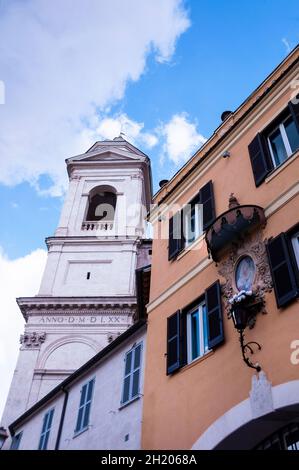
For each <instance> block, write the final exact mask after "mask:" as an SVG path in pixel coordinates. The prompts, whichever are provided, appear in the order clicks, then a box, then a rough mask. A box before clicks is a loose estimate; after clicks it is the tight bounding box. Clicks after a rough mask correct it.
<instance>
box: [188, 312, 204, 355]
mask: <svg viewBox="0 0 299 470" xmlns="http://www.w3.org/2000/svg"><path fill="white" fill-rule="evenodd" d="M208 350H209V347H208V322H207V311H206V305H205V303H201V304H200V305H198V306H197V307H196V308H194V309H193V310H191V311H190V312H188V313H187V356H188V363H190V362H192V361H194V359H196V358H198V357H201V356H203V355H204V354H205V353H206V352H207V351H208Z"/></svg>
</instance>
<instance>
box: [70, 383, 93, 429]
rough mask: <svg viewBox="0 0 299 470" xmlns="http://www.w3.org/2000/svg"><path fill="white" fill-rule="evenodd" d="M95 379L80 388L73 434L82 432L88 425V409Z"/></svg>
mask: <svg viewBox="0 0 299 470" xmlns="http://www.w3.org/2000/svg"><path fill="white" fill-rule="evenodd" d="M94 382H95V379H92V380H90V381H89V382H87V383H86V384H85V385H83V387H82V388H81V392H80V393H81V397H80V405H79V410H78V416H77V424H76V429H75V433H78V432H80V431H83V430H84V429H86V428H87V427H88V425H89V415H90V407H91V401H92V396H93V388H94Z"/></svg>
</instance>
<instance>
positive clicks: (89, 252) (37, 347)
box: [2, 137, 151, 426]
mask: <svg viewBox="0 0 299 470" xmlns="http://www.w3.org/2000/svg"><path fill="white" fill-rule="evenodd" d="M66 165H67V171H68V175H69V189H68V192H67V195H66V199H65V202H64V206H63V209H62V213H61V217H60V221H59V225H58V227H57V229H56V232H55V235H54V236H52V237H49V238H47V239H46V243H47V247H48V258H47V263H46V267H45V271H44V275H43V278H42V282H41V286H40V290H39V292H38V294H37V295H36V296H35V297H23V298H19V299H17V302H18V305H19V307H20V310H21V312H22V314H23V316H24V318H25V321H26V325H25V331H24V334H23V335H22V336H21V339H20V342H21V347H20V353H19V357H18V362H17V365H16V369H15V372H14V376H13V380H12V384H11V387H10V391H9V395H8V398H7V402H6V407H5V410H4V414H3V419H2V424H3V425H4V426H7V425H9V424H10V423H11V422H12V421H13V420H14V419H15V418H16V417H17V416H19V415H20V414H22V413H23V412H24V411H25V410H26V409H28V408H29V407H30V406H32V405H33V404H34V403H35V402H37V401H38V400H39V399H40V398H42V397H43V396H44V395H45V394H46V393H48V392H49V391H50V390H51V389H52V388H54V387H55V386H56V385H57V384H58V383H59V382H61V381H62V380H63V379H65V378H66V377H67V376H68V375H69V374H71V373H72V372H73V371H74V370H76V369H77V368H78V367H80V366H81V365H82V364H83V363H84V362H86V361H87V360H88V359H90V358H91V357H92V356H93V355H94V354H96V353H97V352H98V351H99V350H101V349H102V348H103V347H105V346H106V345H107V344H108V342H110V341H112V340H113V339H114V338H115V337H116V336H117V335H119V334H120V333H122V332H123V331H125V330H126V329H127V328H128V327H129V326H130V325H131V324H132V323H133V322H134V320H135V318H136V311H137V307H136V305H137V302H136V282H135V271H136V269H137V268H139V267H142V266H144V265H147V264H150V253H151V250H150V248H151V244H150V241H147V240H146V220H145V216H146V213H147V211H148V210H149V206H150V202H151V172H150V160H149V158H148V157H147V156H146V155H145V154H144V153H143V152H141V151H140V150H138V149H137V148H136V147H134V146H133V145H131V144H130V143H129V142H127V141H126V140H124V139H123V138H122V137H117V138H115V139H114V140H111V141H110V140H109V141H103V142H96V143H95V144H94V145H93V146H92V147H91V148H90V149H89V150H88V151H87V152H86V153H85V154H83V155H79V156H76V157H73V158H69V159H67V160H66Z"/></svg>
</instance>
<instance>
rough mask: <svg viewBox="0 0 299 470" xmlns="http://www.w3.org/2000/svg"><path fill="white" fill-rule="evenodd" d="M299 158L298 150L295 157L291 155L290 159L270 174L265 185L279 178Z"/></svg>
mask: <svg viewBox="0 0 299 470" xmlns="http://www.w3.org/2000/svg"><path fill="white" fill-rule="evenodd" d="M298 157H299V150H296V151H295V152H294V153H293V155H291V156H290V157H289V158H287V159H286V160H285V161H284V162H282V163H281V164H280V165H278V166H277V167H275V168H274V169H273V170H272V171H271V173H269V176H267V178H266V179H265V183H270V181H272V180H273V179H274V178H275V177H276V176H278V175H279V174H280V173H281V172H282V171H283V170H284V169H285V168H286V167H287V166H288V165H290V164H291V163H292V162H293V161H294V160H296V158H298Z"/></svg>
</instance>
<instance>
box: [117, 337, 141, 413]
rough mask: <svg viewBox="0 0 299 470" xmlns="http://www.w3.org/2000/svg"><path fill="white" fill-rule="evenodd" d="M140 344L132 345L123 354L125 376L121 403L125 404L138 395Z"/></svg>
mask: <svg viewBox="0 0 299 470" xmlns="http://www.w3.org/2000/svg"><path fill="white" fill-rule="evenodd" d="M141 353H142V344H141V343H139V344H137V345H136V346H134V347H133V348H132V349H131V350H130V351H128V352H127V353H126V356H125V376H124V383H123V391H122V399H121V403H122V404H125V403H128V402H129V401H131V400H133V398H135V397H137V396H139V391H140V390H139V385H140V373H141Z"/></svg>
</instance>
